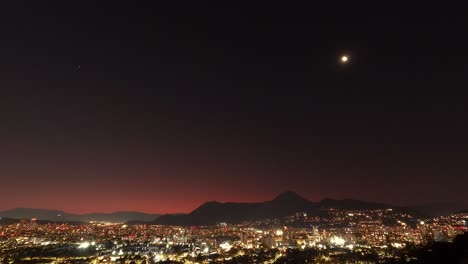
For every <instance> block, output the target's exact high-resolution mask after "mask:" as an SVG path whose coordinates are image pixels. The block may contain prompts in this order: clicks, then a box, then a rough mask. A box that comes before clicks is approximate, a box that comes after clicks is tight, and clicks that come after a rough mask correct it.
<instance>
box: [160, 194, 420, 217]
mask: <svg viewBox="0 0 468 264" xmlns="http://www.w3.org/2000/svg"><path fill="white" fill-rule="evenodd" d="M329 208H336V209H349V210H374V209H387V208H393V209H395V210H401V211H405V212H408V213H410V214H413V215H418V213H417V212H416V211H415V210H412V209H409V208H406V207H397V206H392V205H388V204H380V203H371V202H363V201H359V200H351V199H346V200H334V199H324V200H322V201H320V202H311V201H309V200H307V199H305V198H303V197H302V196H300V195H298V194H297V193H295V192H292V191H287V192H283V193H280V194H279V195H278V196H276V197H275V198H274V199H273V200H271V201H265V202H260V203H233V202H227V203H220V202H215V201H212V202H206V203H204V204H202V205H201V206H200V207H198V208H197V209H195V210H194V211H192V212H191V213H189V214H184V215H171V214H166V215H162V216H160V217H159V218H157V219H156V220H155V221H154V222H153V223H154V224H161V225H181V226H184V225H212V224H216V223H218V222H228V223H239V222H242V221H250V220H259V219H269V218H278V217H284V216H289V215H292V214H294V213H297V212H306V213H309V214H312V215H321V214H323V212H324V209H329Z"/></svg>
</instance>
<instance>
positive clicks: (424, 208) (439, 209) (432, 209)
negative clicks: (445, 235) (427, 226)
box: [411, 202, 468, 217]
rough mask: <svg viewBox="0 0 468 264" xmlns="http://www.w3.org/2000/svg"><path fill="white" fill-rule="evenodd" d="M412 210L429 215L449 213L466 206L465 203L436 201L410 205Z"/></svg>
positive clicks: (458, 210)
mask: <svg viewBox="0 0 468 264" xmlns="http://www.w3.org/2000/svg"><path fill="white" fill-rule="evenodd" d="M411 208H413V209H414V210H416V211H418V212H421V213H423V214H425V215H428V216H430V217H436V216H441V215H450V214H454V213H457V212H460V211H462V210H464V209H466V208H468V204H466V203H453V202H438V203H430V204H422V205H415V206H411Z"/></svg>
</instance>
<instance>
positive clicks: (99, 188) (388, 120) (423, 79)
mask: <svg viewBox="0 0 468 264" xmlns="http://www.w3.org/2000/svg"><path fill="white" fill-rule="evenodd" d="M12 2H15V6H5V5H4V3H2V8H1V9H0V38H1V39H0V93H1V94H0V95H1V97H0V121H1V126H0V189H1V190H0V209H2V210H3V209H8V208H13V207H38V208H49V209H61V210H66V211H69V212H78V213H82V212H91V211H105V212H109V211H116V210H140V211H145V212H154V213H173V212H189V211H191V210H193V209H194V208H196V207H197V206H198V205H199V204H201V203H203V202H205V201H210V200H217V201H264V200H270V199H272V198H273V197H274V196H275V195H277V194H278V193H280V192H282V191H285V190H294V191H296V192H298V193H299V194H301V195H303V196H304V197H306V198H308V199H310V200H320V199H323V198H326V197H331V198H355V199H362V200H368V201H376V202H388V203H394V204H398V205H409V204H419V203H430V202H435V201H453V202H464V201H466V197H467V196H466V188H467V187H466V186H468V175H467V173H468V162H467V159H468V151H467V150H468V136H467V135H468V103H467V102H468V96H467V95H466V94H467V93H466V89H467V88H468V28H467V25H468V15H467V12H468V4H466V3H465V4H463V3H462V1H460V4H459V5H457V4H453V5H452V6H449V5H448V4H444V3H442V2H439V5H437V6H436V5H433V6H431V5H430V4H428V3H423V1H420V3H418V4H408V3H407V2H409V1H406V3H404V4H397V3H394V4H393V2H391V1H386V2H385V3H387V4H384V2H381V1H376V3H375V4H373V5H369V4H368V3H366V4H365V5H364V4H362V5H358V4H356V3H355V1H346V2H347V4H344V3H338V2H335V4H331V3H330V2H332V1H308V2H310V3H309V5H299V4H298V3H292V2H289V1H288V2H286V1H283V2H282V3H279V2H275V1H268V2H266V1H265V3H263V4H260V3H258V2H257V4H252V2H253V1H248V2H247V1H246V2H244V3H239V2H237V1H229V4H228V2H225V1H218V3H217V4H214V3H210V4H208V3H205V4H203V5H202V4H200V3H199V1H186V2H182V1H181V2H176V1H151V2H154V3H152V4H151V5H150V4H143V3H142V2H139V3H135V4H133V2H132V1H125V3H122V4H120V3H119V2H118V1H112V2H111V1H109V2H106V3H104V1H92V3H91V2H90V3H89V4H88V3H87V2H83V1H60V2H56V3H55V2H54V3H53V2H52V1H47V3H48V4H47V5H46V4H45V3H46V2H44V1H29V3H27V4H26V3H24V4H21V3H19V2H20V1H12ZM156 2H158V3H160V2H161V3H160V4H156ZM162 2H167V3H165V4H163V3H162ZM189 2H190V4H189ZM195 2H197V3H195ZM221 2H223V3H221ZM366 2H367V1H366ZM426 2H427V1H426ZM464 2H466V1H464ZM98 3H99V4H98ZM402 3H403V2H402ZM343 55H347V56H349V61H348V62H347V63H345V64H343V63H341V62H340V57H341V56H343Z"/></svg>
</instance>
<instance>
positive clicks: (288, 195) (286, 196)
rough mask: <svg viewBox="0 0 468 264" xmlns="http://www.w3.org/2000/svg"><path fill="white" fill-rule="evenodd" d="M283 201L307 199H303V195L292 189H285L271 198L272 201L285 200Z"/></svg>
mask: <svg viewBox="0 0 468 264" xmlns="http://www.w3.org/2000/svg"><path fill="white" fill-rule="evenodd" d="M285 201H288V202H290V201H300V202H304V201H306V202H308V201H307V199H305V198H304V197H302V196H300V195H299V194H297V193H295V192H293V191H285V192H282V193H280V194H278V196H276V197H275V199H273V202H285Z"/></svg>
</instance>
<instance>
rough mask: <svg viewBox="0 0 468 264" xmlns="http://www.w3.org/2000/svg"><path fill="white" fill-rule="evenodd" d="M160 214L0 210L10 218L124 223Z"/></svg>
mask: <svg viewBox="0 0 468 264" xmlns="http://www.w3.org/2000/svg"><path fill="white" fill-rule="evenodd" d="M159 216H160V214H147V213H141V212H131V211H130V212H113V213H89V214H71V213H66V212H63V211H59V210H47V209H35V208H14V209H10V210H6V211H2V212H0V217H2V218H11V219H32V218H37V219H38V220H44V221H55V222H64V221H65V222H67V221H72V222H90V221H99V222H112V223H125V222H128V221H132V220H133V221H153V220H154V219H156V218H158V217H159Z"/></svg>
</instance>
